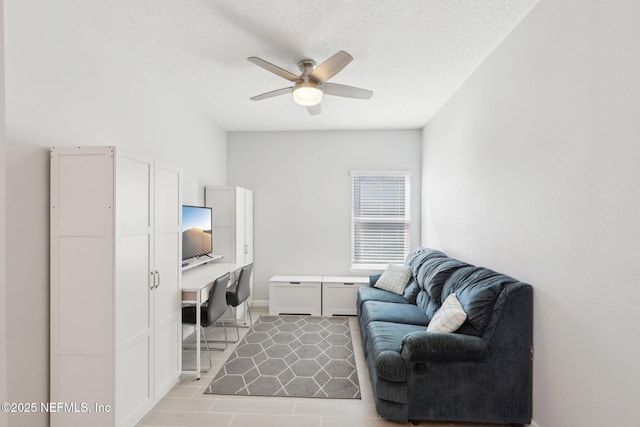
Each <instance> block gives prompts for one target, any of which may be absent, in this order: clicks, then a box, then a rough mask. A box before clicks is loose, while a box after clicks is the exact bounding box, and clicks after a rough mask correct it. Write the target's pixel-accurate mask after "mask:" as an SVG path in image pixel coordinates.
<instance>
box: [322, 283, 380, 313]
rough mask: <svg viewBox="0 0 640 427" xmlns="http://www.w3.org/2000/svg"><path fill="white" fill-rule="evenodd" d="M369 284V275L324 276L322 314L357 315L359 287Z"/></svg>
mask: <svg viewBox="0 0 640 427" xmlns="http://www.w3.org/2000/svg"><path fill="white" fill-rule="evenodd" d="M367 285H369V278H368V277H356V276H323V277H322V315H323V316H334V315H347V316H353V315H355V314H356V299H357V296H358V288H359V287H360V286H367Z"/></svg>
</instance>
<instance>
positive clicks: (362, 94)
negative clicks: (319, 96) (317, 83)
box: [322, 83, 373, 99]
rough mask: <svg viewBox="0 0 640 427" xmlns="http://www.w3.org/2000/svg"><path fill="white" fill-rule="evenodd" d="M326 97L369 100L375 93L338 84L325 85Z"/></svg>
mask: <svg viewBox="0 0 640 427" xmlns="http://www.w3.org/2000/svg"><path fill="white" fill-rule="evenodd" d="M322 86H323V87H324V93H325V95H333V96H343V97H345V98H357V99H369V98H371V97H372V96H373V92H372V91H370V90H367V89H360V88H359V87H354V86H347V85H339V84H336V83H325V84H323V85H322Z"/></svg>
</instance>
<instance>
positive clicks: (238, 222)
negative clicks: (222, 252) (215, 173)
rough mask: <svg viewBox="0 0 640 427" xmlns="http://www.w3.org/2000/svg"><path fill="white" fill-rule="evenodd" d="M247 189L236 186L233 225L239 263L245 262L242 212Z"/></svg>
mask: <svg viewBox="0 0 640 427" xmlns="http://www.w3.org/2000/svg"><path fill="white" fill-rule="evenodd" d="M246 193H247V190H245V189H244V188H240V187H236V201H235V202H236V215H235V227H236V262H237V263H239V264H243V265H244V264H245V259H246V254H247V246H246V244H245V243H246V242H245V236H246V235H245V228H244V212H245V207H246V200H245V195H246Z"/></svg>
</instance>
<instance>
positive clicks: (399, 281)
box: [374, 264, 411, 295]
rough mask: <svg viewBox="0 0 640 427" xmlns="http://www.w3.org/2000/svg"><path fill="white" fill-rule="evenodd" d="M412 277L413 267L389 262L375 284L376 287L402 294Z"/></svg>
mask: <svg viewBox="0 0 640 427" xmlns="http://www.w3.org/2000/svg"><path fill="white" fill-rule="evenodd" d="M409 278H411V269H410V268H409V267H408V266H406V265H397V264H389V266H388V267H387V269H386V270H385V271H384V273H382V276H380V278H379V279H378V280H377V281H376V284H375V285H374V286H375V287H376V288H379V289H384V290H385V291H389V292H393V293H394V294H398V295H402V293H403V292H404V288H406V287H407V283H409Z"/></svg>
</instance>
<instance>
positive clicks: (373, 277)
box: [369, 273, 382, 287]
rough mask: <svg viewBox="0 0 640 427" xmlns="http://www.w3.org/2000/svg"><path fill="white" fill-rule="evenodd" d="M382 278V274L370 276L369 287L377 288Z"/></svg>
mask: <svg viewBox="0 0 640 427" xmlns="http://www.w3.org/2000/svg"><path fill="white" fill-rule="evenodd" d="M380 276H382V273H379V274H372V275H371V276H369V286H372V287H373V286H375V284H376V282H377V281H378V279H379V278H380Z"/></svg>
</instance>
